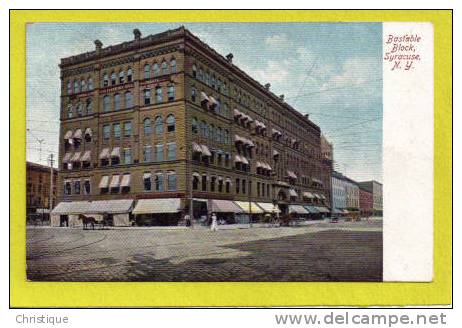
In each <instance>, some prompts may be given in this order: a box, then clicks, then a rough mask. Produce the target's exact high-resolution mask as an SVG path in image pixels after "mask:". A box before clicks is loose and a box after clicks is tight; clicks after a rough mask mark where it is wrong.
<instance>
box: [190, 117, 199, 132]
mask: <svg viewBox="0 0 462 328" xmlns="http://www.w3.org/2000/svg"><path fill="white" fill-rule="evenodd" d="M191 132H192V133H194V134H197V132H199V128H198V126H197V118H195V117H193V118H192V119H191Z"/></svg>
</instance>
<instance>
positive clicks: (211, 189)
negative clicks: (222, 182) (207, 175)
mask: <svg viewBox="0 0 462 328" xmlns="http://www.w3.org/2000/svg"><path fill="white" fill-rule="evenodd" d="M216 183H217V178H216V177H212V178H211V179H210V191H212V192H214V191H215V184H216Z"/></svg>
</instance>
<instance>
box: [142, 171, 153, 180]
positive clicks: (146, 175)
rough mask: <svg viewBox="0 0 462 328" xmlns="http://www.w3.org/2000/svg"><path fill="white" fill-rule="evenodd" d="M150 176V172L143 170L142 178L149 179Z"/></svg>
mask: <svg viewBox="0 0 462 328" xmlns="http://www.w3.org/2000/svg"><path fill="white" fill-rule="evenodd" d="M150 178H151V173H150V172H144V173H143V179H150Z"/></svg>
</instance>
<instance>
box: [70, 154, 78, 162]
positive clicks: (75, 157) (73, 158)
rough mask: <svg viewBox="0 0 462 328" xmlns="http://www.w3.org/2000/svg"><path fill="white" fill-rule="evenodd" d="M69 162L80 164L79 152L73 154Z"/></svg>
mask: <svg viewBox="0 0 462 328" xmlns="http://www.w3.org/2000/svg"><path fill="white" fill-rule="evenodd" d="M71 162H80V152H76V153H74V156H72V159H71Z"/></svg>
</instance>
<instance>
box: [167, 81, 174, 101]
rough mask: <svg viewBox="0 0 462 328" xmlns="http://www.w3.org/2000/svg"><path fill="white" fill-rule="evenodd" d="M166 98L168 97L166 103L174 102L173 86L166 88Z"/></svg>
mask: <svg viewBox="0 0 462 328" xmlns="http://www.w3.org/2000/svg"><path fill="white" fill-rule="evenodd" d="M167 96H168V101H174V100H175V86H174V85H173V84H171V85H169V86H168V87H167Z"/></svg>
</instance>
